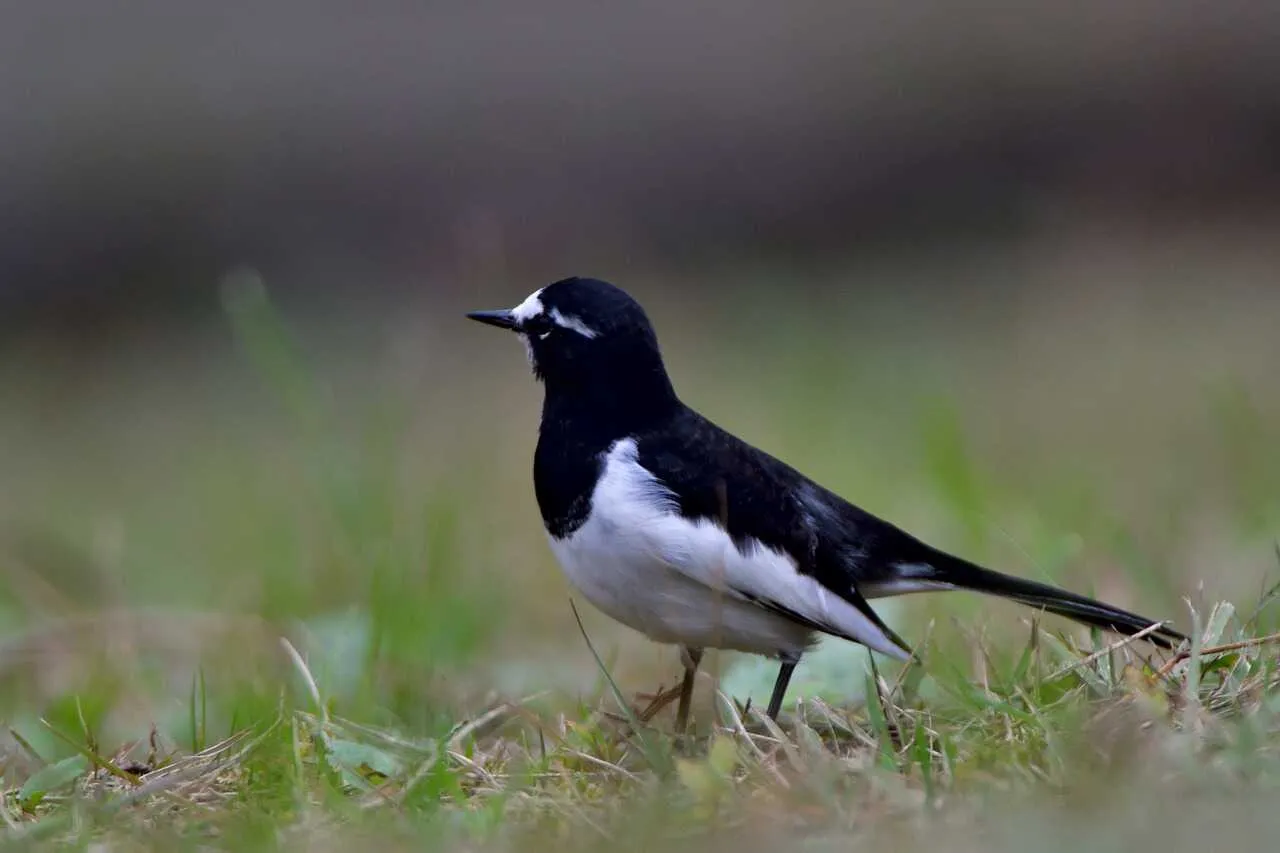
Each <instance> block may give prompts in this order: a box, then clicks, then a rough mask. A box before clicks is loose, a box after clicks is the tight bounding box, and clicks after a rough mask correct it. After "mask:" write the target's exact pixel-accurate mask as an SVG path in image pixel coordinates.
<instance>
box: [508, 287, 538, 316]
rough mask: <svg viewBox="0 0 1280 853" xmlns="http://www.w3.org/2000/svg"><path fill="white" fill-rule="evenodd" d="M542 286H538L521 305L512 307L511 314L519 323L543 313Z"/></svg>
mask: <svg viewBox="0 0 1280 853" xmlns="http://www.w3.org/2000/svg"><path fill="white" fill-rule="evenodd" d="M541 296H542V288H538V289H537V290H535V291H534V292H533V293H530V294H529V295H528V296H527V297H526V298H525V300H524V302H521V303H520V304H519V305H517V306H516V307H515V308H512V309H511V316H512V318H513V319H515V321H516V322H518V323H523V322H524V321H525V320H528V319H530V318H531V317H537V316H538V315H539V314H541V313H542V299H541V298H539V297H541Z"/></svg>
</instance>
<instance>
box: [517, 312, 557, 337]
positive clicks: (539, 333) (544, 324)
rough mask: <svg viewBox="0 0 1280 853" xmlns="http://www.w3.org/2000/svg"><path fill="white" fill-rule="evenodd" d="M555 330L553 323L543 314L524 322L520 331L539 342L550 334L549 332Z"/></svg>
mask: <svg viewBox="0 0 1280 853" xmlns="http://www.w3.org/2000/svg"><path fill="white" fill-rule="evenodd" d="M554 328H555V323H552V322H551V318H549V317H548V316H547V315H545V314H537V315H535V316H533V317H530V318H529V319H528V320H525V321H524V326H523V327H522V329H521V331H523V332H524V333H525V334H527V335H533V336H536V337H537V338H538V339H539V340H541V339H543V338H545V337H546V336H547V335H549V334H551V330H552V329H554Z"/></svg>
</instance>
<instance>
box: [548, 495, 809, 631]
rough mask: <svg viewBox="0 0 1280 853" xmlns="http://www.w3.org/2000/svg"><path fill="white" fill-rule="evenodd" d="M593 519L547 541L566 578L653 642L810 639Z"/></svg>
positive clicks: (795, 627)
mask: <svg viewBox="0 0 1280 853" xmlns="http://www.w3.org/2000/svg"><path fill="white" fill-rule="evenodd" d="M598 524H599V523H598V521H596V520H593V521H592V522H588V523H587V524H586V525H583V527H582V528H580V529H579V530H578V531H576V532H575V534H574V535H573V536H570V537H568V538H566V539H564V540H556V539H552V540H551V549H552V551H554V552H555V555H556V559H557V560H559V562H560V567H561V568H562V569H563V570H564V573H565V575H566V576H567V577H568V578H569V582H570V583H571V584H572V585H573V586H574V588H575V589H577V590H578V591H579V592H581V593H582V595H583V597H585V598H586V599H587V600H588V601H590V602H591V603H592V604H593V605H595V606H596V607H597V608H599V609H600V610H601V611H603V612H604V613H605V614H606V615H608V616H611V617H613V618H614V619H616V620H618V621H619V622H621V623H622V624H624V625H626V626H627V627H629V628H634V629H635V630H637V631H639V632H641V633H642V634H645V635H646V636H648V637H649V638H650V639H653V640H657V641H658V642H660V643H677V644H681V645H686V646H691V647H695V648H716V649H733V650H735V651H742V652H753V653H755V654H761V655H770V656H774V655H779V654H782V655H799V654H800V653H801V652H803V651H804V650H805V649H806V648H808V647H809V645H811V644H812V642H813V635H812V632H811V631H809V630H808V629H807V628H805V627H803V626H801V625H798V624H796V623H795V622H793V621H791V620H790V619H787V618H785V617H783V616H779V615H777V614H775V613H773V612H772V611H769V610H766V609H764V608H763V607H760V606H759V605H757V604H755V603H753V602H750V601H747V600H745V599H743V598H742V597H741V596H739V595H737V594H736V593H734V592H731V591H729V590H727V589H724V588H723V587H721V588H719V589H717V588H714V587H710V586H707V585H705V584H703V583H700V582H699V581H696V580H693V579H692V578H690V577H689V576H687V575H686V574H684V573H683V572H681V571H679V570H677V569H674V568H672V567H671V566H669V565H667V564H665V563H664V562H663V561H662V560H661V559H658V558H656V557H655V556H654V555H652V554H650V553H647V552H645V551H641V550H632V549H628V548H626V547H623V548H619V544H620V541H621V540H619V539H618V537H616V536H615V535H610V534H607V533H605V532H604V531H602V530H600V529H598V528H597V529H590V528H592V527H593V526H594V525H598Z"/></svg>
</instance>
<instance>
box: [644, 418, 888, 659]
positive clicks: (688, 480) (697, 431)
mask: <svg viewBox="0 0 1280 853" xmlns="http://www.w3.org/2000/svg"><path fill="white" fill-rule="evenodd" d="M637 450H638V456H637V461H638V462H639V463H640V465H642V466H643V467H644V468H645V469H647V470H648V471H650V472H652V473H653V474H654V475H655V476H657V477H658V478H659V479H660V480H661V481H662V482H663V484H664V485H666V487H667V488H668V489H670V490H671V491H672V493H673V494H674V495H675V497H676V499H677V500H678V502H679V508H680V513H681V515H683V516H684V517H686V518H690V519H706V520H710V521H713V522H715V523H716V524H718V525H719V526H720V527H721V528H723V529H725V530H726V531H727V532H728V534H729V536H730V538H731V539H732V540H733V543H734V546H735V547H736V548H737V549H738V551H739V553H741V554H743V555H744V556H745V555H748V554H750V552H751V550H752V549H753V548H755V547H757V544H756V543H759V544H761V545H764V546H767V547H769V548H772V549H774V550H776V551H780V552H783V553H785V554H787V555H788V556H790V557H791V558H792V560H793V561H794V562H795V565H796V568H797V571H798V572H799V573H800V574H801V575H804V576H807V577H809V578H812V579H813V580H815V581H817V582H818V583H819V584H821V585H822V587H823V588H824V589H826V590H827V591H828V592H831V593H833V594H834V595H836V596H837V597H839V598H840V599H842V600H844V601H846V602H848V603H849V604H851V605H853V606H854V607H855V608H857V610H858V611H859V612H860V613H861V614H862V615H863V616H865V617H866V619H867V620H868V621H869V622H870V623H871V625H872V626H874V629H875V630H877V631H879V632H880V633H881V634H883V637H884V639H885V640H887V643H886V642H881V643H879V645H882V646H887V647H889V648H890V649H894V650H895V651H897V652H900V653H901V655H902V656H904V657H905V656H909V655H910V653H911V650H910V648H909V647H908V646H907V644H906V643H904V642H903V641H902V639H901V638H900V637H898V636H897V635H896V634H895V633H894V632H893V631H892V630H891V629H890V628H889V627H888V626H887V625H885V624H884V622H883V621H882V620H881V619H880V617H879V616H878V615H877V614H876V612H875V611H874V610H873V609H872V608H871V606H870V605H869V604H868V603H867V600H866V599H865V598H864V597H863V595H862V594H861V593H860V592H859V591H858V589H857V586H856V584H857V583H858V582H859V581H861V580H863V579H864V577H863V575H865V579H868V580H870V579H875V578H879V577H880V576H881V575H884V576H885V577H888V573H889V572H891V571H892V570H891V568H889V566H888V565H887V564H885V565H883V566H882V565H881V561H880V560H879V559H878V557H877V556H876V552H877V551H878V550H879V549H882V548H883V547H885V546H886V545H888V544H889V543H887V542H885V541H884V540H885V539H886V536H892V535H893V534H895V533H897V534H898V535H900V536H904V537H905V534H901V533H900V532H899V531H896V529H894V528H892V527H889V526H888V525H887V524H885V523H884V522H882V521H879V520H878V519H876V518H874V517H873V516H871V515H869V514H867V513H864V512H862V511H861V510H859V509H858V508H857V507H854V506H853V505H852V504H849V503H848V502H847V501H844V500H843V499H842V498H840V497H839V496H837V495H835V494H833V493H831V492H829V491H827V490H825V489H823V488H822V487H821V486H818V485H817V484H816V483H813V482H812V481H810V480H808V479H807V478H805V477H804V476H803V475H802V474H800V473H799V472H798V471H796V470H795V469H793V468H791V467H790V466H788V465H786V464H785V463H783V462H781V461H780V460H778V459H776V458H774V457H772V456H770V455H768V454H767V453H764V452H763V451H760V450H757V449H756V448H754V447H752V446H751V445H749V444H747V443H746V442H744V441H742V440H740V439H738V438H735V437H734V436H733V435H731V434H730V433H728V432H726V431H725V430H723V429H721V428H720V427H718V426H716V425H715V424H714V423H712V422H711V421H709V420H707V419H706V418H704V417H702V416H701V415H699V414H698V413H696V412H694V411H692V410H690V409H685V410H684V411H683V412H681V413H680V414H679V415H677V417H676V419H675V421H674V422H672V423H668V424H666V425H664V426H663V428H662V430H661V431H655V432H653V433H650V434H647V435H642V436H640V437H639V438H638V441H637ZM907 538H909V537H907ZM738 591H739V592H740V593H742V594H744V595H748V596H749V597H752V598H754V599H755V600H756V601H757V602H758V603H759V604H761V605H762V606H764V607H768V608H770V609H772V610H775V611H778V612H780V613H784V614H785V615H787V616H788V617H790V618H792V619H794V620H795V621H797V622H799V623H801V624H804V625H806V626H807V627H810V628H813V629H814V630H818V631H822V632H824V633H828V634H832V635H835V636H839V637H842V638H844V639H847V640H852V641H855V642H863V643H864V644H867V645H872V644H873V643H868V642H866V638H863V637H859V636H853V635H852V633H851V632H849V631H844V630H841V629H840V628H839V627H838V626H835V625H830V624H822V623H820V622H818V621H817V620H815V619H812V618H808V617H806V616H805V615H803V614H801V613H798V612H796V611H795V609H793V608H789V607H788V606H787V603H786V602H785V601H779V600H764V599H762V598H760V597H759V596H755V595H752V594H751V592H750V591H749V590H738ZM877 639H878V638H877ZM895 647H896V648H895Z"/></svg>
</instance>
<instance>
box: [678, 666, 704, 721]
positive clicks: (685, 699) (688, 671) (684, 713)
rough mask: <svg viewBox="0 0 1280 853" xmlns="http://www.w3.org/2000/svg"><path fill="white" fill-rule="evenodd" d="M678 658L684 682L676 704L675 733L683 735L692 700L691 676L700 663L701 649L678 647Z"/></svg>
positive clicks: (695, 672)
mask: <svg viewBox="0 0 1280 853" xmlns="http://www.w3.org/2000/svg"><path fill="white" fill-rule="evenodd" d="M680 660H681V661H682V662H683V663H684V682H683V683H681V685H680V704H679V705H678V706H676V734H680V735H683V734H684V731H685V729H686V728H688V726H689V705H690V704H692V702H693V677H694V675H696V674H697V672H698V664H700V663H702V649H695V648H692V647H690V646H681V647H680Z"/></svg>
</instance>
